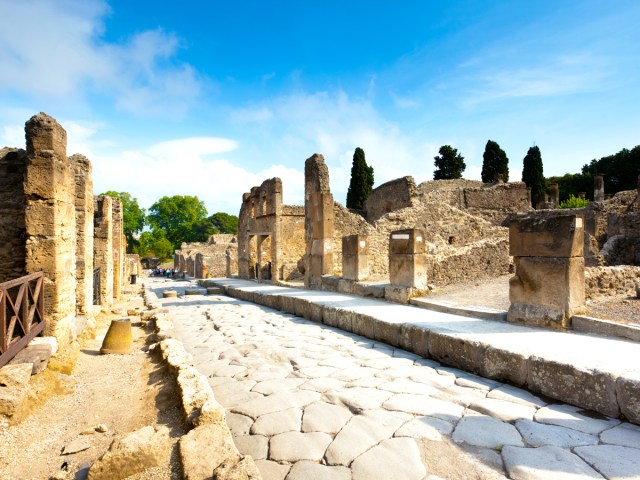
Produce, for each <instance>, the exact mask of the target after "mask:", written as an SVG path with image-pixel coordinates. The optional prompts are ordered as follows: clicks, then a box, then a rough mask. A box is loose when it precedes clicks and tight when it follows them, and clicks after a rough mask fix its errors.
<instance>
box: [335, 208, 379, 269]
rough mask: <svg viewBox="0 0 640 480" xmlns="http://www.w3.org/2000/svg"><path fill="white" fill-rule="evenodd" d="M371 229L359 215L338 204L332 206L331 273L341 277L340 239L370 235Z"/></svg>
mask: <svg viewBox="0 0 640 480" xmlns="http://www.w3.org/2000/svg"><path fill="white" fill-rule="evenodd" d="M373 231H374V229H373V227H372V226H371V225H370V224H369V223H367V221H366V220H365V219H364V218H363V217H362V216H360V215H358V214H356V213H352V212H351V211H349V209H348V208H346V207H344V206H342V205H341V204H340V203H338V202H334V204H333V271H334V275H338V276H339V275H342V237H346V236H348V235H370V234H371V233H372V232H373Z"/></svg>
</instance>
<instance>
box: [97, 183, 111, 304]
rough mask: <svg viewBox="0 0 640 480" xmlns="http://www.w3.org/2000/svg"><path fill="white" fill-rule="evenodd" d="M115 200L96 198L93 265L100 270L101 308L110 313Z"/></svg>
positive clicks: (102, 197)
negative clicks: (113, 202)
mask: <svg viewBox="0 0 640 480" xmlns="http://www.w3.org/2000/svg"><path fill="white" fill-rule="evenodd" d="M112 201H113V199H112V198H111V197H106V196H96V197H95V198H94V206H95V209H94V217H93V218H94V225H93V235H94V237H93V263H94V267H95V268H100V306H101V308H102V310H103V311H108V310H109V307H111V305H112V304H113V229H112V219H113V217H112V215H113V204H112Z"/></svg>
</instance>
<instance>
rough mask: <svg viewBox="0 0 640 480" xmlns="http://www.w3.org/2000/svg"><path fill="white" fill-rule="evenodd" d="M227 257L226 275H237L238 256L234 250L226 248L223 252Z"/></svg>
mask: <svg viewBox="0 0 640 480" xmlns="http://www.w3.org/2000/svg"><path fill="white" fill-rule="evenodd" d="M225 255H226V259H227V268H226V275H227V277H231V275H238V256H237V254H236V253H235V251H234V250H233V249H231V248H228V249H227V251H226V252H225Z"/></svg>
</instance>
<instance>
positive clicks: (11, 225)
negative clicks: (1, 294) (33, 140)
mask: <svg viewBox="0 0 640 480" xmlns="http://www.w3.org/2000/svg"><path fill="white" fill-rule="evenodd" d="M25 162H26V152H25V151H24V150H19V149H16V148H3V149H0V283H1V282H6V281H9V280H13V279H15V278H18V277H21V276H23V275H25V274H26V271H25V257H26V250H25V240H26V238H25V237H26V233H25V223H24V216H25V196H24V184H23V182H24V169H25Z"/></svg>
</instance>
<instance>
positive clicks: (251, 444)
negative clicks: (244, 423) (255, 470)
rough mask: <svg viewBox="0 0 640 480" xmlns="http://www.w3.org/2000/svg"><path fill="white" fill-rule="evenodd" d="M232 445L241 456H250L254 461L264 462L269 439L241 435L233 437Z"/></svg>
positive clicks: (260, 436) (259, 436)
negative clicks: (233, 444)
mask: <svg viewBox="0 0 640 480" xmlns="http://www.w3.org/2000/svg"><path fill="white" fill-rule="evenodd" d="M233 443H235V445H236V447H237V448H238V450H239V451H240V453H242V454H243V455H251V457H252V458H253V459H254V460H264V459H266V458H267V452H268V451H269V439H268V438H267V437H265V436H262V435H241V436H238V437H233Z"/></svg>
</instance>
